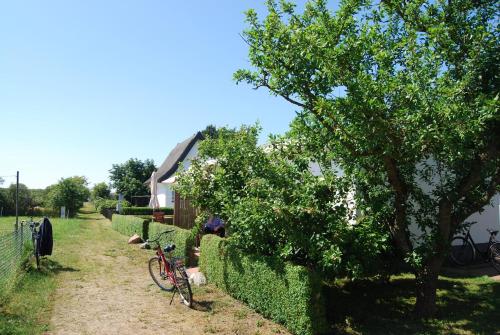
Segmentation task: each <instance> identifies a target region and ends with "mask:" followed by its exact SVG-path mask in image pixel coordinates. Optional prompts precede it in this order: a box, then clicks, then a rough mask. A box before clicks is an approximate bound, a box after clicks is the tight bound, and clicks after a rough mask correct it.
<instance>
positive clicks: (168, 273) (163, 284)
mask: <svg viewBox="0 0 500 335" xmlns="http://www.w3.org/2000/svg"><path fill="white" fill-rule="evenodd" d="M172 232H174V230H166V231H164V232H162V233H160V234H158V235H157V236H156V238H155V239H154V240H148V241H147V242H148V244H149V243H155V246H154V249H155V250H156V257H153V258H151V259H150V260H149V274H150V275H151V278H153V281H154V282H155V283H156V285H158V286H159V287H160V288H161V289H162V290H164V291H168V292H173V295H172V299H171V300H170V304H172V301H173V300H174V296H175V292H178V293H179V296H180V297H181V301H182V303H183V304H184V305H186V306H188V307H191V305H192V303H193V293H192V291H191V285H190V284H189V279H188V276H187V274H186V268H185V267H184V261H183V260H182V258H179V257H173V256H172V252H173V251H174V250H175V244H167V245H166V246H165V248H163V249H162V248H161V246H160V242H159V241H160V238H161V236H162V235H165V234H168V233H172ZM165 253H167V254H168V257H167V256H165Z"/></svg>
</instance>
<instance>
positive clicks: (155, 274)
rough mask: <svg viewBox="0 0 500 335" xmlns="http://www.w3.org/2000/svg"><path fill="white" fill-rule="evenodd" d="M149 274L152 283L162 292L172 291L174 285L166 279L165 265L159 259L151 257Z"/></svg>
mask: <svg viewBox="0 0 500 335" xmlns="http://www.w3.org/2000/svg"><path fill="white" fill-rule="evenodd" d="M149 274H150V275H151V278H153V281H154V282H155V283H156V285H158V286H159V287H160V288H161V289H162V290H164V291H169V292H170V291H173V289H174V285H173V284H172V282H171V281H170V278H168V274H167V272H166V271H165V265H164V264H163V261H162V260H161V258H160V257H153V258H151V259H150V260H149Z"/></svg>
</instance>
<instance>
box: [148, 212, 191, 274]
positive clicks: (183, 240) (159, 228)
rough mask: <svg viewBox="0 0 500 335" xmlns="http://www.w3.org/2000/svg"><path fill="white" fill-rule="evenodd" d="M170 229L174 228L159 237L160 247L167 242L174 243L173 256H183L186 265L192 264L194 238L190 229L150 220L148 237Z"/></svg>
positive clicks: (153, 236)
mask: <svg viewBox="0 0 500 335" xmlns="http://www.w3.org/2000/svg"><path fill="white" fill-rule="evenodd" d="M172 229H173V230H175V232H174V233H170V234H166V235H163V236H162V238H161V239H160V245H161V247H162V248H163V247H164V246H165V245H166V244H168V243H174V244H175V247H176V248H175V251H174V256H176V257H183V258H184V261H185V263H186V265H193V264H194V257H193V247H194V244H195V238H194V235H193V234H192V233H191V231H190V230H186V229H182V228H179V227H176V226H171V225H165V224H161V223H158V222H151V223H150V224H149V236H150V238H155V237H156V235H158V234H159V233H161V232H163V231H165V230H172Z"/></svg>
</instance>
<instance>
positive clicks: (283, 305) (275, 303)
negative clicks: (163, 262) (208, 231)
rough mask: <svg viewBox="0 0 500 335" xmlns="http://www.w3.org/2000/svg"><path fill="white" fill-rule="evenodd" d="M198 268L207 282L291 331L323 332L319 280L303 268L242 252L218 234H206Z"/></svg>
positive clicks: (323, 318) (323, 320) (301, 332)
mask: <svg viewBox="0 0 500 335" xmlns="http://www.w3.org/2000/svg"><path fill="white" fill-rule="evenodd" d="M200 269H201V271H202V272H203V273H204V274H205V275H206V276H207V279H208V281H209V282H211V283H214V284H215V285H217V286H218V287H219V288H221V289H223V290H224V291H226V292H228V293H229V294H231V295H232V296H233V297H235V298H236V299H238V300H242V301H244V302H246V303H247V304H248V305H249V306H250V307H252V308H253V309H255V310H257V311H258V312H259V313H261V314H263V315H264V316H266V317H269V318H271V319H273V320H275V321H277V322H279V323H282V324H284V325H285V326H286V327H287V328H288V329H289V330H290V331H292V332H293V333H295V334H321V333H326V332H327V331H326V330H327V323H326V318H325V309H324V304H323V301H322V298H321V292H320V291H321V287H322V285H321V280H320V279H319V277H318V276H317V275H316V274H314V273H312V272H311V271H310V270H308V269H307V268H305V267H302V266H298V265H292V264H291V263H285V262H283V261H282V260H281V259H280V258H277V257H266V256H255V255H248V254H244V253H242V252H241V251H239V250H237V249H236V248H235V247H234V246H231V245H229V244H226V243H224V242H223V239H221V238H220V237H218V236H215V235H206V236H204V237H203V239H202V242H201V251H200Z"/></svg>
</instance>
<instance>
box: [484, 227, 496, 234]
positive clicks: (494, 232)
mask: <svg viewBox="0 0 500 335" xmlns="http://www.w3.org/2000/svg"><path fill="white" fill-rule="evenodd" d="M486 230H487V231H488V233H490V234H492V235H493V236H497V234H498V230H491V229H489V228H486Z"/></svg>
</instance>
